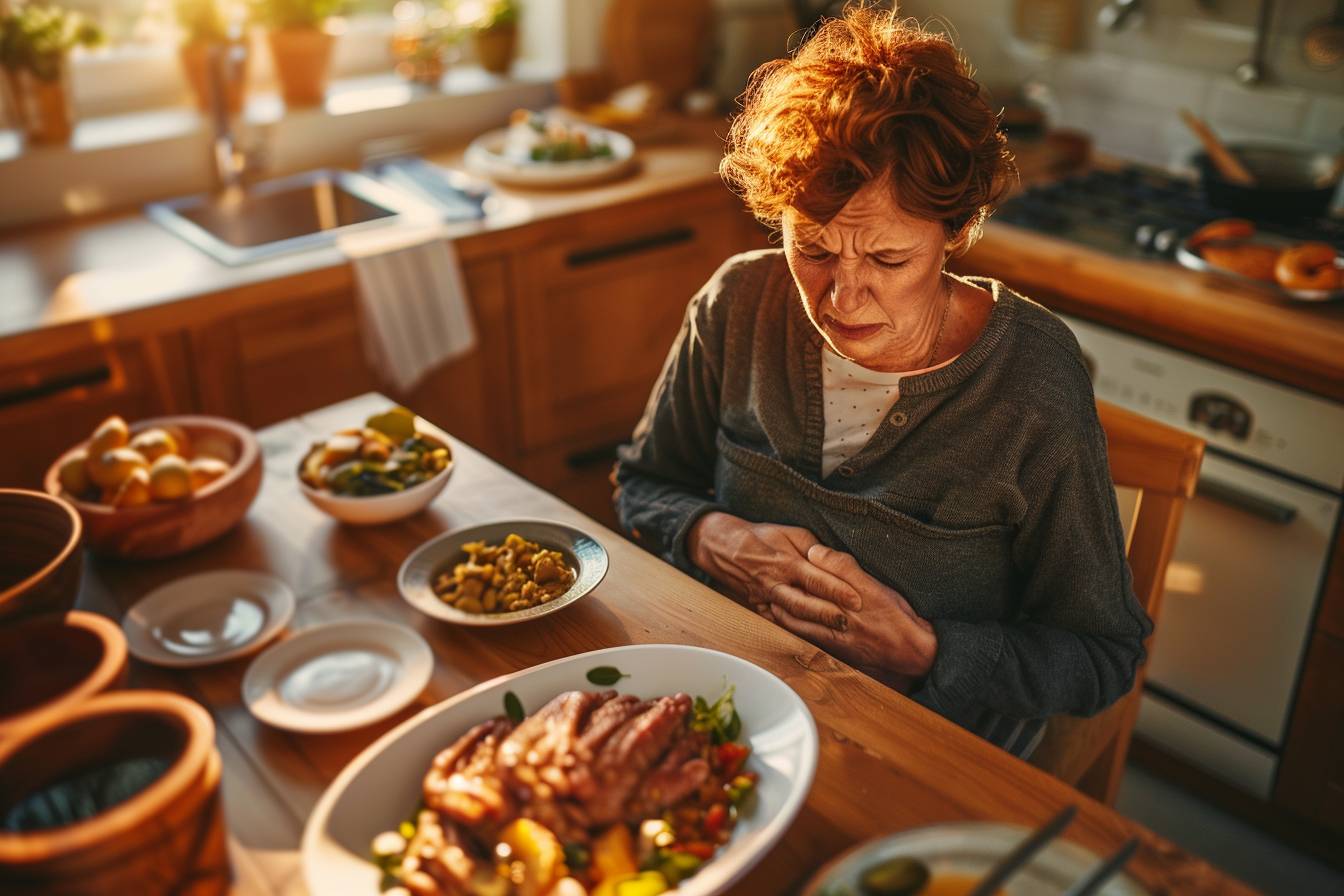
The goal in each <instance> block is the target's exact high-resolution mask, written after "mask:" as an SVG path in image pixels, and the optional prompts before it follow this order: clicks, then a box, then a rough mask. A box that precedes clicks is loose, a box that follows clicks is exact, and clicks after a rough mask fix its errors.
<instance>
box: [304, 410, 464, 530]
mask: <svg viewBox="0 0 1344 896" xmlns="http://www.w3.org/2000/svg"><path fill="white" fill-rule="evenodd" d="M298 472H299V490H300V491H302V492H303V494H304V497H306V498H307V499H308V500H309V501H311V502H312V503H313V505H314V506H315V507H317V508H318V509H319V510H322V511H323V512H325V513H327V514H330V515H331V516H333V517H335V518H336V519H338V520H340V521H341V522H343V523H351V524H353V525H357V526H372V525H378V524H380V523H390V522H392V521H394V520H400V519H404V518H406V517H408V516H411V515H412V514H416V513H419V512H420V511H421V510H424V509H425V508H426V507H427V506H429V503H430V502H431V501H433V500H434V499H435V498H436V497H437V496H438V494H439V492H441V491H443V488H444V486H446V485H447V484H448V477H449V476H450V475H451V474H452V472H453V452H452V448H451V447H450V446H449V444H448V434H447V433H446V432H444V431H443V430H441V429H439V428H438V427H437V426H435V425H434V424H432V423H430V422H429V421H427V420H425V419H424V418H423V417H417V416H416V415H415V414H413V413H412V412H410V411H408V410H406V409H405V408H400V407H397V408H391V409H390V410H388V411H385V412H383V413H381V414H374V415H372V416H370V417H369V418H368V419H367V420H365V421H364V425H363V426H359V427H352V428H349V429H343V430H341V431H340V432H337V433H333V434H332V435H331V436H329V437H327V438H326V439H324V440H322V441H320V442H316V443H314V445H313V446H312V447H311V448H310V449H309V450H308V453H307V454H305V455H304V456H303V460H302V461H300V462H299V471H298Z"/></svg>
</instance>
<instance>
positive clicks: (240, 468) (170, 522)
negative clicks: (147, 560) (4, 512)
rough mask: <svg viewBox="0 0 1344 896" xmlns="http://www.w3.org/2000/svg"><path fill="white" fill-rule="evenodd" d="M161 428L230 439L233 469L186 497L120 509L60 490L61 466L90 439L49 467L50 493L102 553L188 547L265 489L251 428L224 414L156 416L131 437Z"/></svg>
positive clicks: (229, 522)
mask: <svg viewBox="0 0 1344 896" xmlns="http://www.w3.org/2000/svg"><path fill="white" fill-rule="evenodd" d="M162 426H178V427H181V428H182V429H184V430H186V431H187V434H188V435H189V436H190V437H191V438H192V439H193V441H199V440H200V439H201V438H203V437H211V438H213V439H216V440H223V441H225V442H227V443H228V445H229V446H230V447H231V448H232V450H233V451H234V452H235V453H234V457H233V458H232V460H231V464H232V466H231V467H230V469H229V472H228V473H226V474H225V475H223V476H221V477H220V478H219V479H216V480H215V481H214V482H212V483H210V484H209V485H207V486H205V487H204V488H202V489H201V490H200V491H197V492H196V493H195V494H193V495H192V496H191V497H190V498H187V499H185V500H182V501H172V502H167V503H157V502H156V503H151V504H143V505H141V506H139V507H123V508H116V507H110V506H108V505H106V504H97V503H94V502H91V501H81V500H79V499H77V498H74V497H72V496H70V495H68V494H65V493H64V492H63V491H62V489H61V482H60V469H61V464H62V463H64V462H65V460H66V458H68V457H69V456H70V455H71V454H74V453H75V452H76V451H78V450H80V449H81V448H83V447H84V446H85V445H86V444H87V443H86V442H81V443H80V444H78V445H76V446H74V447H73V448H71V449H70V450H69V451H67V452H66V453H65V454H63V455H61V456H60V457H59V458H57V459H56V462H55V463H54V464H52V465H51V467H50V468H48V470H47V475H46V479H45V480H44V485H45V487H46V490H47V492H48V493H50V494H53V495H61V497H62V498H63V499H64V500H66V501H69V502H70V503H71V504H72V505H74V507H75V509H76V510H78V511H79V515H80V518H81V519H82V520H83V521H84V537H85V541H86V542H87V543H88V545H89V547H90V548H92V549H93V550H95V551H97V552H98V553H100V554H108V555H111V556H115V557H141V558H143V557H171V556H173V555H174V554H181V553H183V552H185V551H189V550H191V549H192V548H194V547H198V546H200V545H202V544H205V543H206V542H207V541H211V540H212V539H215V538H218V537H219V536H221V535H223V534H224V533H225V532H227V531H228V530H230V529H232V528H233V527H234V526H235V525H237V524H238V521H239V520H241V519H242V518H243V516H244V515H246V514H247V508H248V507H250V506H251V505H252V501H253V499H254V498H256V496H257V492H258V491H259V490H260V489H261V474H262V464H261V449H260V448H259V447H258V445H257V438H256V436H254V435H253V434H252V431H251V430H250V429H248V428H247V427H246V426H243V425H242V424H240V423H235V422H234V421H232V420H226V419H224V418H223V417H201V416H191V415H187V416H179V417H155V418H152V419H149V420H141V421H139V422H138V423H136V424H134V425H133V426H131V435H132V437H134V435H135V434H136V433H138V432H141V431H143V430H146V429H152V428H154V427H162ZM225 459H226V460H228V458H225Z"/></svg>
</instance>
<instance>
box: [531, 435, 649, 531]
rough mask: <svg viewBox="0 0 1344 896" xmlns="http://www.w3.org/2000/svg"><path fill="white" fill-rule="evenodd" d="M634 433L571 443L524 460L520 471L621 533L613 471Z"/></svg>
mask: <svg viewBox="0 0 1344 896" xmlns="http://www.w3.org/2000/svg"><path fill="white" fill-rule="evenodd" d="M629 438H630V434H629V433H628V432H627V433H624V434H623V435H619V436H610V437H600V436H595V437H592V438H589V439H582V440H578V441H573V440H571V441H569V442H567V443H565V444H562V445H558V446H555V447H552V448H547V449H544V450H541V451H533V452H531V453H529V454H527V455H526V456H524V457H522V458H520V459H519V460H518V461H517V462H516V463H515V464H514V467H515V469H516V471H517V472H518V473H519V474H520V475H522V476H524V477H526V478H527V479H529V480H531V481H532V482H534V483H535V484H536V485H538V486H540V487H541V488H543V489H545V490H546V491H548V492H550V493H551V494H553V495H555V496H556V497H558V498H560V499H561V500H562V501H566V502H568V503H569V504H572V505H573V506H575V507H577V508H578V509H579V510H581V511H583V512H584V513H586V514H588V515H589V516H591V517H592V518H593V519H595V520H597V521H598V522H599V523H601V524H602V525H604V526H606V527H607V528H609V529H614V530H616V531H620V526H619V524H618V523H617V521H616V509H615V507H614V506H613V504H612V492H613V490H614V489H613V486H612V484H611V470H612V466H613V465H614V464H615V463H616V446H617V445H619V444H621V443H622V442H624V441H628V440H629Z"/></svg>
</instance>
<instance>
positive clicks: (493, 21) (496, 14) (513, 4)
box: [464, 0, 518, 31]
mask: <svg viewBox="0 0 1344 896" xmlns="http://www.w3.org/2000/svg"><path fill="white" fill-rule="evenodd" d="M480 6H481V9H480V12H479V14H477V15H476V17H475V18H473V19H471V20H470V21H468V22H465V23H464V24H465V25H466V27H468V28H470V29H472V30H474V31H492V30H494V29H495V28H511V27H513V26H515V25H517V24H518V2H517V0H485V2H484V3H482V4H480Z"/></svg>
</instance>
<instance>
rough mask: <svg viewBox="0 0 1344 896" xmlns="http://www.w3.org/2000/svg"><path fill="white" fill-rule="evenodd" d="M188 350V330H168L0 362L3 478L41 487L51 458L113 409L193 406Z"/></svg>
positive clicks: (147, 413) (149, 413)
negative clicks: (11, 362) (186, 365)
mask: <svg viewBox="0 0 1344 896" xmlns="http://www.w3.org/2000/svg"><path fill="white" fill-rule="evenodd" d="M182 351H183V340H182V337H181V335H180V334H169V335H165V336H161V337H158V338H156V339H147V340H144V341H134V342H118V343H111V344H107V345H92V344H91V345H89V346H87V347H85V348H81V349H76V350H74V351H70V352H65V353H62V354H59V355H55V356H52V357H50V358H44V359H41V360H39V361H35V362H28V363H25V364H22V365H15V366H4V365H0V444H2V445H5V446H6V448H5V449H4V451H3V454H4V458H5V460H4V465H3V468H0V485H7V486H22V487H26V488H39V487H41V483H42V476H43V474H44V473H45V472H46V469H47V467H48V466H49V465H50V464H51V462H52V461H53V460H55V459H56V457H57V456H58V455H60V454H61V452H63V451H65V450H66V449H67V448H69V447H70V446H71V445H73V444H75V443H76V442H79V441H81V440H83V439H86V438H88V437H89V434H90V433H92V432H93V429H94V427H96V426H97V425H98V424H99V423H100V422H102V421H103V419H105V418H106V417H109V416H111V415H112V414H120V415H121V416H122V417H125V418H126V419H127V420H128V421H131V422H134V421H136V420H139V419H143V418H145V417H155V416H159V415H161V414H168V413H176V412H180V411H185V410H187V409H188V408H189V407H190V394H191V383H190V378H189V373H188V371H186V370H185V368H184V365H183V358H182Z"/></svg>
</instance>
